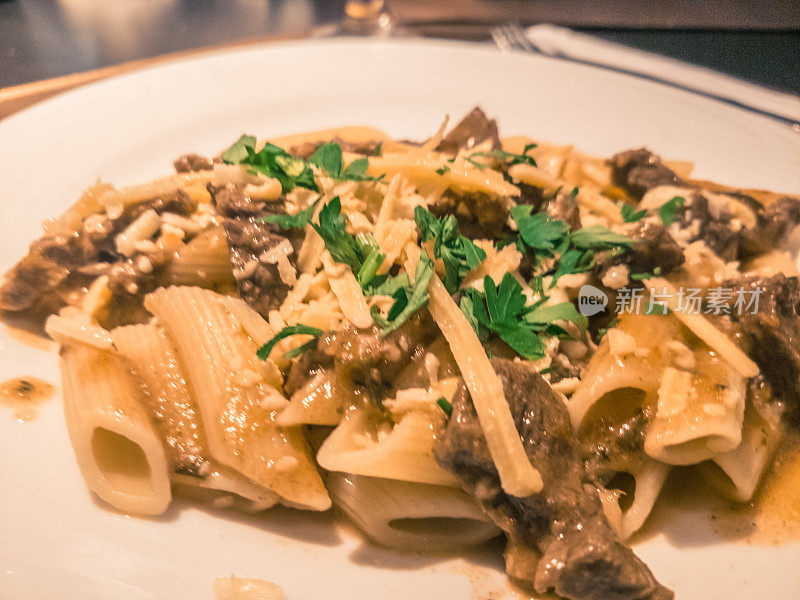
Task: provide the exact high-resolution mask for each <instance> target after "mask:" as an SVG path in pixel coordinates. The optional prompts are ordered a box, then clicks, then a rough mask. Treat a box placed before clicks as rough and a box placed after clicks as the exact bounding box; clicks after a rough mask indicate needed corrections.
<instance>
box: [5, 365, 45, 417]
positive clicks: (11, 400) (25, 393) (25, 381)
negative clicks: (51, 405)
mask: <svg viewBox="0 0 800 600" xmlns="http://www.w3.org/2000/svg"><path fill="white" fill-rule="evenodd" d="M52 395H53V386H52V385H50V384H49V383H47V382H46V381H43V380H41V379H39V378H38V377H28V376H23V377H17V378H15V379H9V380H8V381H4V382H3V383H0V406H7V407H9V408H11V409H13V410H14V417H15V418H16V419H17V420H18V421H30V420H31V419H33V418H35V417H36V414H37V409H38V408H39V405H40V404H41V403H42V402H44V401H45V400H47V399H49V398H50V397H51V396H52Z"/></svg>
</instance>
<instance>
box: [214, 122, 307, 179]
mask: <svg viewBox="0 0 800 600" xmlns="http://www.w3.org/2000/svg"><path fill="white" fill-rule="evenodd" d="M255 145H256V138H255V137H254V136H252V135H243V136H242V137H240V138H239V139H238V140H237V141H236V142H234V143H233V145H231V147H230V148H228V149H227V150H225V151H224V152H223V153H222V160H223V161H224V162H225V163H226V164H229V165H246V166H249V167H250V169H248V171H249V172H250V173H253V174H257V173H261V174H263V175H266V176H267V177H272V178H274V179H277V180H278V181H280V182H281V188H282V189H283V191H284V192H289V191H291V190H293V189H294V188H295V187H304V188H307V189H309V190H313V191H317V184H316V182H315V181H314V172H313V171H312V170H311V167H309V166H308V164H307V163H306V162H305V161H304V160H302V159H300V158H295V157H294V156H292V155H291V154H289V153H288V152H286V151H285V150H284V149H283V148H279V147H278V146H275V145H274V144H270V143H267V144H265V145H264V147H263V148H262V149H261V150H259V151H258V152H256V149H255Z"/></svg>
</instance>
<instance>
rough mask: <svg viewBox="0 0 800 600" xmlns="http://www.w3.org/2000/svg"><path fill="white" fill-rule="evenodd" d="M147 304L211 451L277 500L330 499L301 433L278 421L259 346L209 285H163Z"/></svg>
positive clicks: (315, 505)
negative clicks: (171, 349)
mask: <svg viewBox="0 0 800 600" xmlns="http://www.w3.org/2000/svg"><path fill="white" fill-rule="evenodd" d="M145 306H147V308H148V310H150V311H151V312H152V313H153V314H154V315H155V316H156V317H157V318H158V320H159V322H160V323H161V324H162V325H163V326H164V329H165V330H166V331H167V333H168V335H169V337H170V338H171V339H172V341H173V342H174V344H175V346H176V347H177V349H178V358H179V361H180V363H181V365H182V367H183V368H184V369H185V371H186V373H187V374H188V375H189V380H190V384H191V388H192V390H193V393H194V396H195V398H196V399H197V404H198V407H199V409H200V414H201V417H202V421H203V426H204V428H205V431H206V436H207V438H208V447H209V452H210V454H211V457H212V458H214V459H215V460H217V461H219V462H220V463H222V464H223V465H225V466H228V467H231V468H232V469H235V470H236V471H238V472H240V473H242V474H243V475H244V476H246V477H248V478H249V479H251V480H253V481H254V482H255V483H257V484H259V485H261V486H263V487H265V488H267V489H269V490H270V491H272V492H274V493H275V494H277V495H278V496H280V498H281V501H282V502H284V503H286V504H288V505H291V506H297V507H302V508H308V509H311V510H326V509H328V508H329V507H330V499H329V498H328V494H327V492H326V491H325V488H324V486H323V485H322V480H321V479H320V478H319V474H318V473H317V471H316V467H315V466H314V464H313V462H312V460H311V456H310V453H309V449H308V444H307V442H306V441H305V439H304V437H303V434H302V432H301V431H299V430H298V429H296V428H291V427H288V428H282V427H279V426H278V425H277V423H276V419H277V415H278V411H279V409H281V408H283V407H284V406H285V405H286V400H285V399H284V398H283V397H282V396H281V394H280V392H279V391H278V389H277V387H278V386H280V385H281V382H280V380H279V379H278V380H276V379H275V378H274V375H273V374H272V372H271V371H270V370H269V368H268V367H267V366H266V365H265V363H262V362H260V361H259V360H258V359H257V357H256V349H257V348H258V346H257V345H256V343H255V341H254V340H253V339H252V338H251V337H250V336H249V335H248V334H247V332H246V331H245V329H244V327H243V326H242V323H241V321H239V320H237V319H236V318H235V316H234V315H233V314H232V313H231V311H230V310H228V309H227V307H226V304H225V302H224V301H220V298H219V296H218V295H216V294H214V292H211V291H209V290H202V289H200V288H190V287H171V288H162V289H160V290H157V291H156V292H154V293H153V294H150V295H149V296H148V297H147V298H146V300H145Z"/></svg>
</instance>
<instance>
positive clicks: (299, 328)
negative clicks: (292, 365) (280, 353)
mask: <svg viewBox="0 0 800 600" xmlns="http://www.w3.org/2000/svg"><path fill="white" fill-rule="evenodd" d="M301 334H303V335H312V336H314V339H312V340H310V341H308V342H306V343H305V344H303V345H302V346H299V347H297V348H294V349H292V350H289V351H288V352H286V353H285V354H284V356H285V357H286V358H294V357H296V356H299V355H300V354H302V353H303V352H305V351H306V350H309V349H310V348H311V347H312V346H313V345H314V344H315V343H316V341H317V338H318V337H319V336H321V335H322V329H317V328H316V327H310V326H308V325H303V324H302V323H298V324H297V325H289V326H287V327H284V328H283V329H281V330H280V331H279V332H278V333H277V334H276V335H275V336H274V337H273V338H272V339H271V340H269V341H268V342H267V343H266V344H264V345H263V346H261V348H259V349H258V350H257V351H256V355H257V356H258V358H260V359H261V360H267V358H268V357H269V355H270V353H271V352H272V349H273V348H274V347H275V344H277V343H278V342H280V341H281V340H282V339H285V338H287V337H289V336H292V335H301Z"/></svg>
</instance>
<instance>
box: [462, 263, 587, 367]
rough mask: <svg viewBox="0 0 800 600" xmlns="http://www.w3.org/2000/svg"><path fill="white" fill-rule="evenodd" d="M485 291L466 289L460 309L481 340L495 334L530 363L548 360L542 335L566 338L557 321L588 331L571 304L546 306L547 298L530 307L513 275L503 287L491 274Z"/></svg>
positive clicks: (584, 320) (507, 277)
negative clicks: (566, 322) (568, 322)
mask: <svg viewBox="0 0 800 600" xmlns="http://www.w3.org/2000/svg"><path fill="white" fill-rule="evenodd" d="M483 287H484V292H483V293H481V292H479V291H477V290H475V289H473V288H468V289H466V290H464V293H463V295H462V297H461V304H460V308H461V311H462V312H463V313H464V316H465V317H466V318H467V320H468V321H469V323H470V325H472V327H473V329H475V332H476V333H477V334H478V337H479V338H480V339H481V340H485V339H486V338H487V337H488V335H489V334H490V333H494V334H495V335H497V336H498V337H499V338H500V339H501V340H503V341H504V342H505V343H506V344H508V345H509V346H510V347H511V348H512V349H513V350H514V351H515V352H516V353H517V354H519V355H520V356H522V357H523V358H525V359H527V360H538V359H541V358H544V355H545V346H544V342H543V341H542V339H541V336H545V335H547V336H552V335H556V336H559V337H563V336H566V335H567V333H566V331H565V330H564V329H563V328H562V327H559V326H558V325H556V324H555V322H556V321H572V322H573V323H575V324H576V325H578V327H580V328H581V329H585V328H586V325H587V319H586V317H585V316H584V315H582V314H580V313H579V312H578V310H577V309H576V308H575V306H574V305H573V304H572V303H570V302H564V303H562V304H556V305H552V306H545V305H544V302H545V301H546V300H547V298H546V297H544V298H542V299H541V300H539V301H538V302H537V303H535V304H533V305H526V302H527V298H526V296H525V294H524V293H523V291H522V286H521V285H520V284H519V282H518V281H517V280H516V279H515V278H514V276H513V275H512V274H511V273H506V274H505V275H504V276H503V279H502V281H501V282H500V285H499V286H495V285H494V281H492V278H491V277H489V276H488V275H487V276H486V277H485V278H484V280H483Z"/></svg>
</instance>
